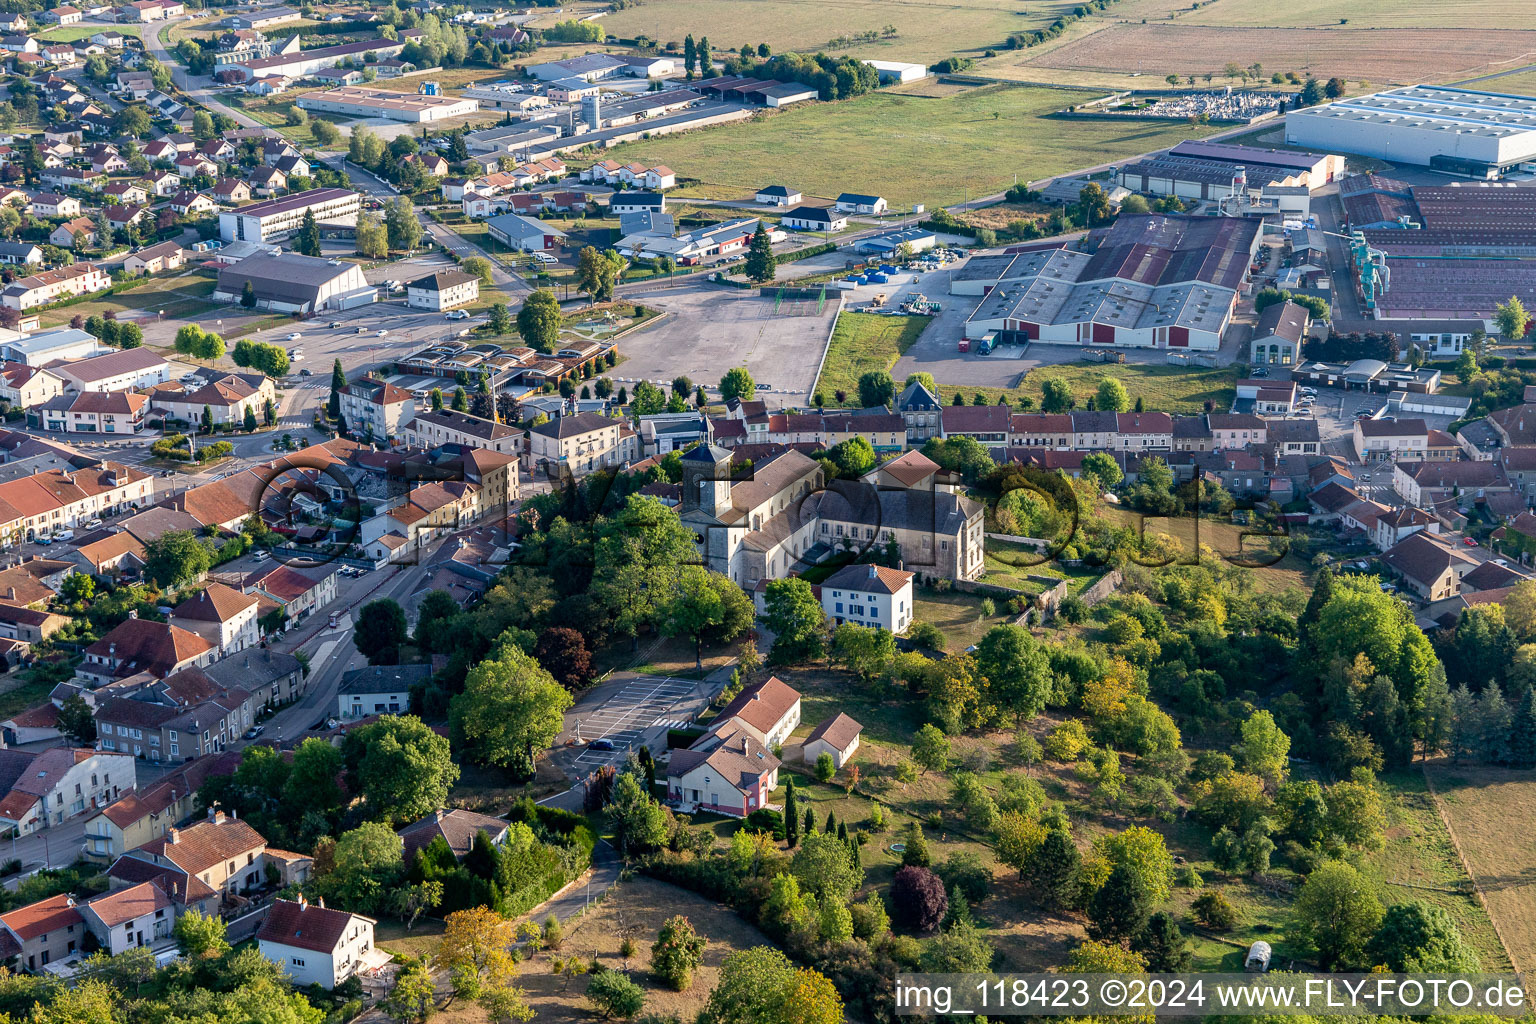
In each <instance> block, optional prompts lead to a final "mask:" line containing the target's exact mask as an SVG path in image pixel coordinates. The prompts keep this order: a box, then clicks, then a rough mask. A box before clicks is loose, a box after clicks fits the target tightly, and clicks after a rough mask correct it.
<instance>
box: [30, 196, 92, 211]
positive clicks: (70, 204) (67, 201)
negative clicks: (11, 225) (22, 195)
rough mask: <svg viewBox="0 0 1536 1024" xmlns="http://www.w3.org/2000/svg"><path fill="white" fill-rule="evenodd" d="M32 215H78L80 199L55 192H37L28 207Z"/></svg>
mask: <svg viewBox="0 0 1536 1024" xmlns="http://www.w3.org/2000/svg"><path fill="white" fill-rule="evenodd" d="M29 209H30V211H31V213H32V216H34V217H78V216H80V200H78V199H76V198H75V197H74V196H66V195H60V194H58V193H55V192H39V193H38V194H37V195H35V196H33V197H32V202H31V204H30V207H29Z"/></svg>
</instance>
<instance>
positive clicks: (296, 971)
mask: <svg viewBox="0 0 1536 1024" xmlns="http://www.w3.org/2000/svg"><path fill="white" fill-rule="evenodd" d="M373 926H374V921H373V919H372V918H369V917H363V916H362V915H360V914H349V913H347V912H346V911H344V910H332V909H328V908H327V907H326V906H325V903H324V901H322V902H320V903H310V902H309V901H307V900H306V899H305V898H304V896H303V895H302V894H301V895H300V896H299V899H298V901H297V902H294V901H291V900H274V901H273V903H272V906H271V909H270V910H268V911H267V916H266V919H265V920H264V921H263V922H262V925H261V930H260V931H258V932H257V933H256V945H257V948H258V949H259V950H260V951H261V955H262V956H264V957H266V958H267V959H268V960H270V961H272V962H273V963H275V964H277V965H278V967H279V968H281V970H282V972H283V973H284V974H285V975H287V976H288V978H289V979H290V980H291V981H292V982H293V984H294V985H296V986H298V987H300V988H303V987H305V986H308V985H319V986H320V987H322V988H325V989H333V988H335V987H336V986H337V985H340V984H341V983H342V982H344V981H346V980H347V979H348V978H351V977H353V976H354V975H356V974H358V973H359V972H361V971H366V970H371V969H372V968H374V967H377V966H381V965H383V964H385V963H388V962H389V954H387V953H384V952H383V951H381V950H378V949H376V948H375V947H374V945H373Z"/></svg>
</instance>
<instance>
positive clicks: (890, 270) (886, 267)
mask: <svg viewBox="0 0 1536 1024" xmlns="http://www.w3.org/2000/svg"><path fill="white" fill-rule="evenodd" d="M880 273H882V274H894V273H896V268H895V267H893V266H891V265H890V264H889V263H882V264H880Z"/></svg>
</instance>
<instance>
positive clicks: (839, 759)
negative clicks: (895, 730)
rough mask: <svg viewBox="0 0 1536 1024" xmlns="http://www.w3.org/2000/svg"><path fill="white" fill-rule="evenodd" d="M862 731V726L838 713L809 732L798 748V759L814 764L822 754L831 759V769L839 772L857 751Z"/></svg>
mask: <svg viewBox="0 0 1536 1024" xmlns="http://www.w3.org/2000/svg"><path fill="white" fill-rule="evenodd" d="M863 731H864V727H863V726H862V725H860V724H859V723H858V722H856V721H854V720H853V719H852V718H849V717H848V716H847V715H845V714H843V713H842V712H838V713H837V714H835V715H833V716H832V717H831V718H828V719H827V720H826V721H824V722H822V723H821V724H819V725H817V726H816V728H814V729H812V730H811V734H810V735H809V736H807V737H806V738H805V742H804V743H803V744H801V746H800V759H801V760H802V761H804V762H805V763H806V764H815V763H816V761H817V760H818V759H819V758H820V757H821V755H822V754H827V755H829V756H830V757H831V758H832V767H834V768H836V769H838V770H839V771H841V770H842V768H843V767H844V766H845V765H847V764H848V762H849V761H850V760H852V759H853V755H854V753H855V752H856V751H857V750H858V749H859V735H860V734H861V733H862V732H863Z"/></svg>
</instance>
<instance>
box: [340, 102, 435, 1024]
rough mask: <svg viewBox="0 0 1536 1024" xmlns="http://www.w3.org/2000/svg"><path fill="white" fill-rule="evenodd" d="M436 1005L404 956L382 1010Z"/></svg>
mask: <svg viewBox="0 0 1536 1024" xmlns="http://www.w3.org/2000/svg"><path fill="white" fill-rule="evenodd" d="M315 123H316V124H320V123H322V122H318V121H317V122H315ZM438 884H439V885H440V884H441V883H438ZM436 1005H437V988H436V986H435V985H434V984H433V982H432V972H431V970H430V969H429V968H428V961H427V958H426V957H425V956H421V957H406V958H405V964H404V966H402V967H401V969H400V971H399V972H398V973H397V974H396V975H395V987H394V988H392V989H390V992H389V997H388V998H387V999H385V1000H384V1003H383V1006H384V1010H385V1012H386V1013H388V1014H389V1015H390V1016H391V1017H393V1018H395V1019H396V1020H398V1021H401V1022H402V1024H422V1022H424V1021H426V1020H427V1018H428V1017H430V1016H432V1011H433V1010H434V1009H436Z"/></svg>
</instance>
